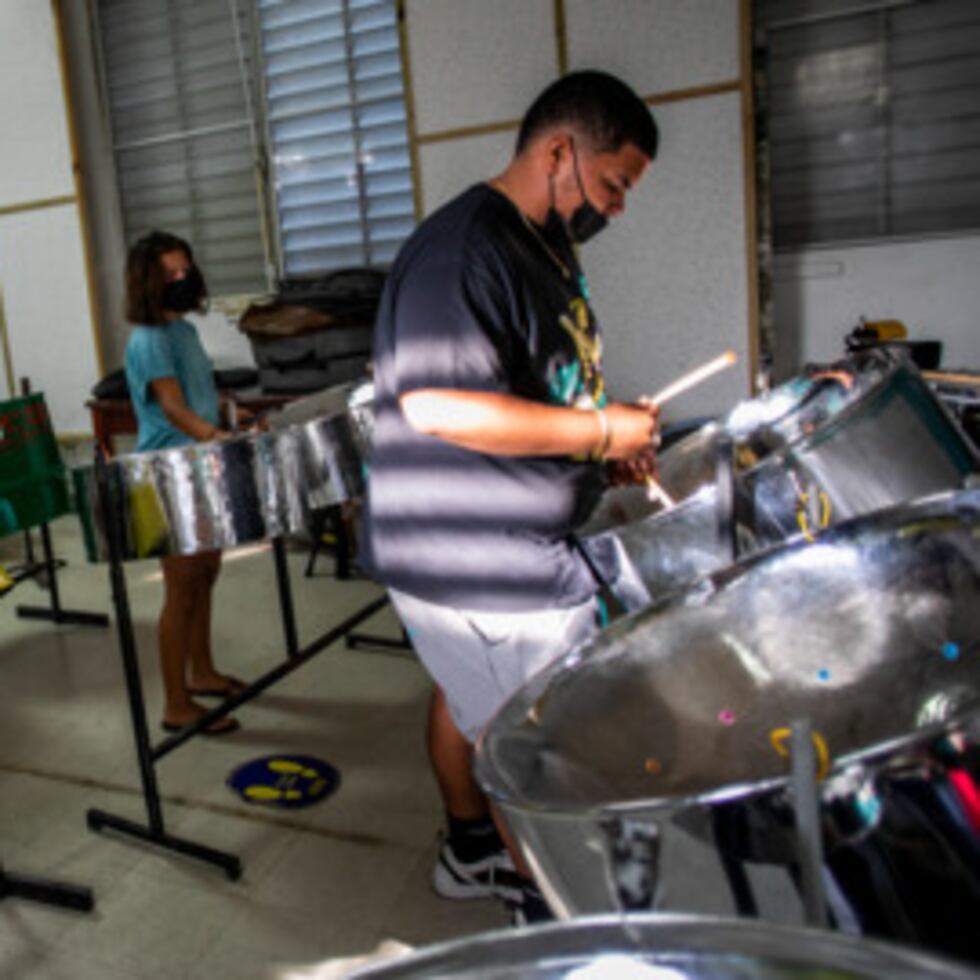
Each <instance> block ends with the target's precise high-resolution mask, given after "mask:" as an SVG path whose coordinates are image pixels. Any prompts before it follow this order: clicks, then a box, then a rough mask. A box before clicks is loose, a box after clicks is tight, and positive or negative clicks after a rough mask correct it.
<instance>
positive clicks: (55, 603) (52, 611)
mask: <svg viewBox="0 0 980 980" xmlns="http://www.w3.org/2000/svg"><path fill="white" fill-rule="evenodd" d="M40 527H41V546H42V548H43V549H44V560H43V561H40V562H37V561H35V560H34V546H33V544H32V542H31V532H30V531H29V530H27V531H24V537H25V539H26V541H27V565H26V566H25V567H24V568H23V569H21V570H20V571H19V572H18V573H17V574H16V575H15V576H14V577H15V579H16V580H17V581H20V580H21V579H25V578H32V577H34V576H36V575H37V574H39V573H40V572H41V571H44V570H46V571H47V573H48V591H49V593H50V596H51V605H50V607H47V608H46V607H44V606H17V607H16V609H15V612H16V613H17V615H18V616H19V617H20V618H21V619H44V620H47V621H48V622H52V623H56V624H58V625H59V626H64V625H66V624H69V623H70V624H72V625H75V626H108V625H109V617H108V616H107V615H106V614H105V613H93V612H83V611H81V610H77V609H63V608H62V606H61V595H60V593H59V592H58V568H59V567H60V565H61V564H63V563H62V562H59V561H58V559H56V558H55V557H54V549H53V548H52V547H51V529H50V528H49V527H48V525H47V524H42V525H40Z"/></svg>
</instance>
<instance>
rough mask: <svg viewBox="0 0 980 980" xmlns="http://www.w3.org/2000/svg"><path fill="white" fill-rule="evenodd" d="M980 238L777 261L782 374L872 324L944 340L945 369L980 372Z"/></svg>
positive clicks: (837, 349)
mask: <svg viewBox="0 0 980 980" xmlns="http://www.w3.org/2000/svg"><path fill="white" fill-rule="evenodd" d="M978 269H980V238H978V237H976V236H967V237H963V238H936V239H931V240H924V241H909V242H892V243H885V244H880V245H861V246H852V247H850V248H821V249H810V250H807V251H802V252H797V253H793V254H783V255H778V256H777V257H776V268H775V277H774V298H775V309H776V371H777V374H778V376H779V377H786V376H787V375H790V374H794V373H795V372H796V371H797V370H798V368H799V367H800V365H801V364H805V363H806V362H807V361H818V362H819V361H830V360H834V359H835V358H838V357H840V356H841V355H842V354H843V353H844V335H845V334H847V333H849V332H850V330H851V328H852V327H854V326H856V325H857V322H858V319H859V318H860V317H862V316H863V317H866V318H867V319H868V320H892V319H894V320H901V321H902V322H903V323H904V324H905V325H906V326H907V327H908V330H909V336H910V337H911V338H912V339H913V340H941V341H942V342H943V366H944V367H947V368H952V369H955V368H968V369H971V370H977V369H978V368H980V276H978V275H977V270H978Z"/></svg>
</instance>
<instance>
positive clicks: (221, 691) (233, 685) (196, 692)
mask: <svg viewBox="0 0 980 980" xmlns="http://www.w3.org/2000/svg"><path fill="white" fill-rule="evenodd" d="M247 686H248V685H247V684H246V683H245V682H244V681H240V680H239V679H238V678H237V677H229V678H228V686H227V687H188V688H187V693H188V694H189V695H191V697H195V698H227V697H230V696H231V695H232V694H241V693H242V691H244V690H245V688H246V687H247Z"/></svg>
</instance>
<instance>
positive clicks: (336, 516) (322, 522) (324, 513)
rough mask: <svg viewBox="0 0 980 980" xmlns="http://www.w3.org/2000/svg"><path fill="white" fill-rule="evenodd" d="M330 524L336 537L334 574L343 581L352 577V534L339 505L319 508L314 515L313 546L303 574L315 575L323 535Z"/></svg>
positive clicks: (331, 531) (308, 576) (310, 576)
mask: <svg viewBox="0 0 980 980" xmlns="http://www.w3.org/2000/svg"><path fill="white" fill-rule="evenodd" d="M328 525H329V528H330V533H331V534H333V538H334V575H335V576H336V578H338V579H340V580H341V581H346V580H347V579H349V578H350V577H351V567H350V553H351V541H350V535H349V534H348V533H347V525H346V524H345V523H344V515H343V513H342V512H341V509H340V507H339V506H335V507H328V508H326V509H325V510H319V511H317V512H316V513H315V514H314V515H313V529H312V532H311V535H312V538H313V547H312V548H311V549H310V557H309V558H308V559H307V562H306V571H305V572H304V573H303V574H304V575H305V576H306V577H307V578H312V577H313V569H314V566H315V565H316V559H317V556H318V555H319V554H320V552H321V551H322V550H323V548H324V542H323V535H324V533H325V532H326V530H327V527H328Z"/></svg>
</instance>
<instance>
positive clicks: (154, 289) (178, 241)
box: [125, 231, 208, 327]
mask: <svg viewBox="0 0 980 980" xmlns="http://www.w3.org/2000/svg"><path fill="white" fill-rule="evenodd" d="M167 252H183V253H184V254H185V255H186V256H187V260H188V262H190V263H191V265H195V263H194V252H193V250H192V249H191V247H190V244H189V243H188V242H186V241H184V239H183V238H178V237H177V236H176V235H171V234H170V233H169V232H166V231H151V232H150V233H149V234H148V235H144V236H143V237H142V238H141V239H140V240H139V241H138V242H136V244H135V245H133V246H132V248H130V250H129V254H128V255H127V256H126V308H125V316H126V319H127V320H128V321H129V322H130V323H138V324H142V325H144V326H149V327H160V326H163V325H164V324H166V322H167V311H166V310H165V309H164V306H163V287H164V286H165V285H166V282H165V280H164V277H163V266H162V264H161V262H160V256H162V255H165V254H166V253H167ZM198 274H200V270H198ZM207 294H208V291H207V286H206V285H205V284H204V277H203V276H202V277H201V298H202V299H203V298H204V297H205V296H207Z"/></svg>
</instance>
